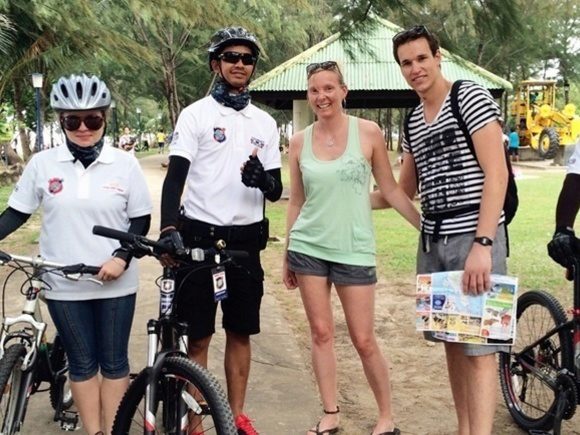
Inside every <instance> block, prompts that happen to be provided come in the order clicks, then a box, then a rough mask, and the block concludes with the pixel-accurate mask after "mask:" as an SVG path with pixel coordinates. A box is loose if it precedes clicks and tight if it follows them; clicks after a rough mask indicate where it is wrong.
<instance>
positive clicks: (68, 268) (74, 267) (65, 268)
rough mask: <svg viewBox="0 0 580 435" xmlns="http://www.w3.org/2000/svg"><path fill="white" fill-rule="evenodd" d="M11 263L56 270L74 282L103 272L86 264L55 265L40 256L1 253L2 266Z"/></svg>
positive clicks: (98, 267)
mask: <svg viewBox="0 0 580 435" xmlns="http://www.w3.org/2000/svg"><path fill="white" fill-rule="evenodd" d="M11 261H14V262H16V263H25V264H28V265H29V266H32V267H35V268H41V269H55V270H58V271H59V272H61V273H62V274H63V275H64V276H65V277H66V278H68V279H72V280H79V279H80V275H98V273H99V271H100V270H101V267H100V266H89V265H86V264H84V263H78V264H61V263H55V262H53V261H47V260H45V259H44V258H42V257H40V256H36V257H29V256H24V255H15V254H9V253H7V252H3V251H0V266H1V265H4V264H7V263H9V262H11ZM89 280H90V281H94V282H96V283H98V284H102V283H101V282H100V281H98V280H95V279H92V278H89Z"/></svg>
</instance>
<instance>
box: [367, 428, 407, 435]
mask: <svg viewBox="0 0 580 435" xmlns="http://www.w3.org/2000/svg"><path fill="white" fill-rule="evenodd" d="M371 435H372V433H371ZM379 435H401V431H400V430H399V429H398V428H394V429H393V430H392V431H391V432H382V433H380V434H379Z"/></svg>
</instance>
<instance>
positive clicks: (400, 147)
mask: <svg viewBox="0 0 580 435" xmlns="http://www.w3.org/2000/svg"><path fill="white" fill-rule="evenodd" d="M399 114H400V116H399V144H398V145H397V152H398V153H399V154H402V153H403V134H404V130H405V128H404V124H405V118H406V117H407V110H406V109H400V110H399Z"/></svg>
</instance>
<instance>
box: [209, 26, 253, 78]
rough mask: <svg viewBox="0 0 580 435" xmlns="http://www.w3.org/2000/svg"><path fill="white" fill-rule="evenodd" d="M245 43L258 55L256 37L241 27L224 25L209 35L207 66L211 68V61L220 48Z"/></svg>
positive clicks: (215, 57) (220, 50)
mask: <svg viewBox="0 0 580 435" xmlns="http://www.w3.org/2000/svg"><path fill="white" fill-rule="evenodd" d="M238 44H239V45H245V46H247V47H249V48H250V50H252V54H253V55H254V56H256V57H258V56H260V43H259V42H258V38H256V35H254V34H253V33H251V32H248V31H247V30H246V29H244V28H243V27H226V28H223V29H220V30H218V31H217V32H215V33H214V34H213V36H212V37H211V41H210V43H209V48H208V49H207V52H208V53H209V68H210V70H211V61H212V60H214V59H216V60H217V57H218V55H219V54H220V53H221V52H222V50H223V49H224V48H226V47H228V46H231V45H238Z"/></svg>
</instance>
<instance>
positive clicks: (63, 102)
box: [50, 74, 111, 111]
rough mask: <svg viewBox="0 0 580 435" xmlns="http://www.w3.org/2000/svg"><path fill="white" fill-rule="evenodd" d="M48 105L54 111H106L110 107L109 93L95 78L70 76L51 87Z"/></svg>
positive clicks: (103, 83)
mask: <svg viewBox="0 0 580 435" xmlns="http://www.w3.org/2000/svg"><path fill="white" fill-rule="evenodd" d="M50 105H51V107H52V108H53V109H54V110H58V111H65V110H98V109H102V110H106V109H107V108H108V107H109V106H110V105H111V92H110V91H109V88H107V85H106V84H105V82H103V81H102V80H101V79H99V78H98V77H97V76H86V75H85V74H83V75H75V74H72V75H71V76H70V77H65V76H63V77H61V78H60V79H58V81H57V82H56V83H55V84H54V85H52V91H51V92H50Z"/></svg>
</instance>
